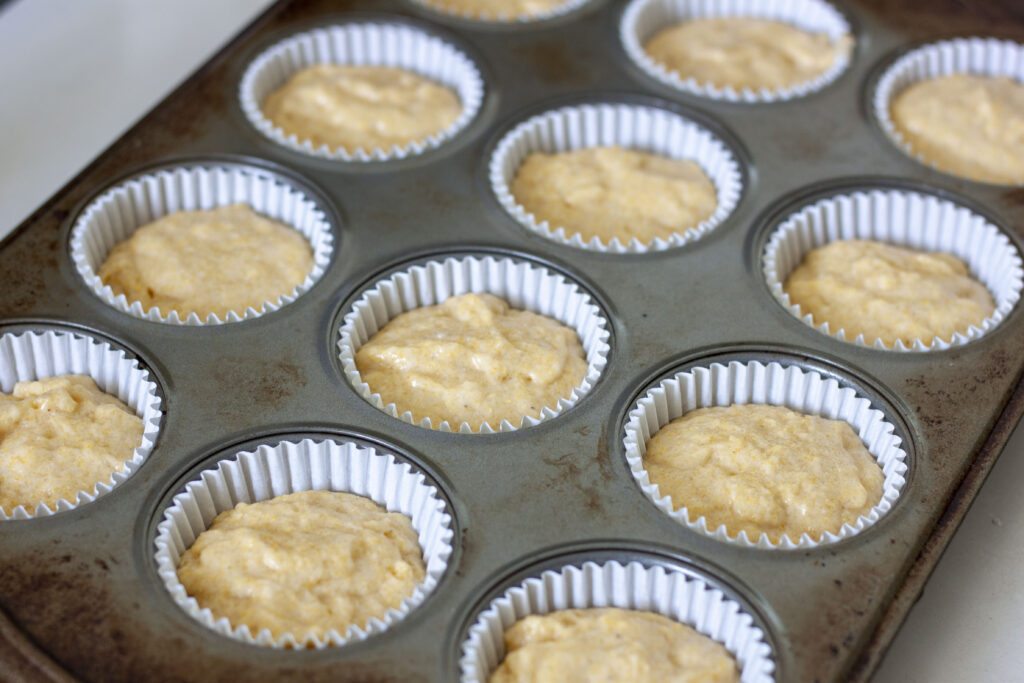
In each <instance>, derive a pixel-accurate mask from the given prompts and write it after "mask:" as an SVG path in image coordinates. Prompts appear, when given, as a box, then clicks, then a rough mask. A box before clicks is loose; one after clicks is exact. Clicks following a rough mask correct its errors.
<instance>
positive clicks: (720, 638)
mask: <svg viewBox="0 0 1024 683" xmlns="http://www.w3.org/2000/svg"><path fill="white" fill-rule="evenodd" d="M592 607H618V608H622V609H632V610H639V611H645V612H655V613H657V614H661V615H663V616H666V617H669V618H670V619H674V620H676V621H678V622H681V623H683V624H686V625H688V626H691V627H693V628H694V629H696V630H697V631H698V632H700V633H702V634H704V635H706V636H708V637H710V638H711V639H713V640H715V641H717V642H719V643H720V644H722V645H724V646H725V648H726V649H727V650H728V651H729V653H730V654H732V655H733V656H734V657H735V658H736V660H737V664H738V668H739V670H740V672H741V678H740V680H742V681H743V682H744V683H764V682H767V681H773V680H774V675H773V674H774V671H775V662H774V661H773V659H772V648H771V646H770V645H769V644H768V643H767V642H766V640H765V635H764V632H763V631H762V630H761V628H760V627H758V626H757V624H756V623H755V621H754V619H753V618H752V617H751V615H750V614H748V613H747V612H746V611H745V610H744V608H743V607H742V606H741V605H740V603H738V602H736V601H735V600H732V599H730V598H729V597H727V596H726V595H725V594H724V593H723V592H722V590H721V589H719V588H718V587H717V586H715V584H714V583H713V582H711V581H706V580H704V579H702V578H700V577H698V576H688V575H686V574H684V573H682V572H679V571H673V570H671V569H666V568H664V567H661V566H653V567H648V566H645V565H644V564H641V563H640V562H635V561H634V562H629V563H628V564H622V563H619V562H617V561H610V562H604V563H601V564H598V563H596V562H584V563H582V565H581V566H574V565H567V566H565V567H562V568H561V569H559V570H557V571H554V570H552V571H545V572H543V573H541V574H540V575H539V576H536V577H533V578H529V579H526V580H525V581H523V582H522V583H521V584H519V585H517V586H514V587H512V588H509V589H508V590H507V591H505V593H504V594H503V595H501V596H500V597H498V598H497V599H495V600H493V601H491V603H490V604H489V605H488V606H487V608H486V609H484V611H483V612H481V613H480V615H479V617H478V618H477V619H476V621H475V623H474V624H473V625H472V626H471V627H470V628H469V633H468V635H467V637H466V640H465V642H464V643H463V646H462V658H461V659H460V661H459V666H460V669H461V681H462V683H484V682H485V681H487V680H488V677H489V676H490V675H491V674H492V673H493V672H494V670H495V669H497V667H498V665H499V664H500V663H501V661H502V659H504V657H505V643H504V634H505V631H506V629H508V628H510V627H511V626H512V625H513V624H515V623H516V622H517V621H519V620H520V619H523V618H525V617H527V616H530V615H534V614H548V613H550V612H554V611H556V610H566V609H587V608H592Z"/></svg>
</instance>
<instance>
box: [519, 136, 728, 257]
mask: <svg viewBox="0 0 1024 683" xmlns="http://www.w3.org/2000/svg"><path fill="white" fill-rule="evenodd" d="M511 190H512V194H513V195H514V196H515V198H516V201H517V202H518V203H519V204H521V205H522V206H523V207H524V208H525V209H526V210H527V211H529V212H530V213H532V214H533V215H534V217H535V218H536V219H537V221H538V222H540V221H545V220H546V221H548V224H549V225H550V226H551V229H552V230H555V229H557V228H558V227H559V226H561V227H564V228H565V229H566V234H567V235H569V236H571V235H573V234H576V233H579V235H580V236H581V237H582V238H583V240H584V241H589V240H590V239H592V238H594V237H598V238H600V239H601V240H602V241H603V242H610V241H611V240H612V238H615V237H617V238H618V239H619V242H621V243H623V244H628V243H629V241H630V239H631V238H634V237H635V238H636V239H637V240H639V241H640V242H643V243H649V242H650V241H651V240H653V239H654V238H655V237H661V238H668V237H669V236H671V235H672V234H673V233H682V232H685V231H686V230H687V229H688V228H693V227H696V226H697V225H698V224H699V223H700V222H701V221H703V220H706V219H707V218H709V217H710V216H711V214H713V213H714V212H715V209H716V208H717V207H718V196H717V194H716V192H715V186H714V185H713V184H712V183H711V180H710V179H709V178H708V177H707V175H705V173H704V171H703V170H701V167H700V166H698V165H697V164H696V163H694V162H692V161H686V160H676V159H669V158H667V157H663V156H659V155H656V154H648V153H646V152H639V151H636V150H631V149H623V148H621V147H591V148H587V149H578V150H573V151H569V152H561V153H558V154H543V153H540V152H534V153H533V154H531V155H530V156H528V157H527V158H526V161H525V162H524V163H523V165H522V166H521V167H520V168H519V171H518V172H517V173H516V177H515V179H514V180H513V181H512V185H511Z"/></svg>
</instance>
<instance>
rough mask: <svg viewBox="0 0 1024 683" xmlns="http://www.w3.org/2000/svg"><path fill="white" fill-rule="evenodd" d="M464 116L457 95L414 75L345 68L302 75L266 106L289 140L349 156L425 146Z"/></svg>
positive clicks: (379, 68)
mask: <svg viewBox="0 0 1024 683" xmlns="http://www.w3.org/2000/svg"><path fill="white" fill-rule="evenodd" d="M461 112H462V104H461V103H460V102H459V98H458V95H456V94H455V91H453V90H451V89H450V88H447V87H445V86H443V85H440V84H438V83H435V82H434V81H432V80H430V79H428V78H424V77H423V76H420V75H419V74H416V73H413V72H412V71H409V70H407V69H398V68H394V67H385V66H347V65H342V64H317V65H315V66H311V67H307V68H305V69H301V70H300V71H298V72H296V73H295V74H294V75H293V76H292V77H291V78H290V79H288V82H287V83H285V84H284V85H283V86H281V87H280V88H279V89H277V90H275V91H274V92H272V93H270V95H269V96H268V97H267V99H266V101H265V102H264V103H263V113H264V115H265V116H266V117H267V118H268V119H270V120H271V121H273V122H274V125H276V126H278V127H280V128H281V130H283V131H284V133H285V135H295V136H296V137H297V138H298V139H299V140H300V141H301V140H309V141H311V142H312V143H313V144H314V145H315V146H320V145H327V146H328V147H331V148H332V149H338V148H341V149H345V150H347V151H349V152H354V151H355V150H357V149H363V150H367V151H369V150H372V149H378V148H379V149H383V150H390V149H391V148H392V147H393V146H396V145H397V146H399V147H403V146H405V145H407V144H409V143H410V142H416V141H418V140H425V139H426V138H428V137H430V136H431V135H436V134H438V133H440V132H441V131H443V130H444V129H445V128H447V127H448V126H450V125H452V124H453V123H455V120H456V119H457V118H458V117H459V114H460V113H461Z"/></svg>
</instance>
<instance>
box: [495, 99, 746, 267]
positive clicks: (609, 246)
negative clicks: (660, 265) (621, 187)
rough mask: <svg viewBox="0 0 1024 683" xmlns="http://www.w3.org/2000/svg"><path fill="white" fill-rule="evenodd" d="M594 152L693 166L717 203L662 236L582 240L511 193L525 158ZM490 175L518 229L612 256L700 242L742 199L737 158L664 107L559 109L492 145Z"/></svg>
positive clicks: (600, 105)
mask: <svg viewBox="0 0 1024 683" xmlns="http://www.w3.org/2000/svg"><path fill="white" fill-rule="evenodd" d="M595 147H621V148H624V149H627V150H635V151H638V152H645V153H649V154H656V155H658V156H660V157H665V158H667V159H671V160H675V161H682V160H685V161H691V162H694V163H696V164H697V166H699V168H700V170H701V171H702V172H703V173H704V175H705V176H707V179H708V180H710V181H711V184H712V185H713V186H714V193H715V199H716V202H717V205H716V206H715V208H714V210H713V211H712V212H711V213H710V214H709V215H708V216H707V217H706V218H704V219H703V220H700V221H699V222H696V223H695V224H694V225H680V226H678V230H677V231H675V232H672V233H671V234H669V235H667V236H665V237H660V236H658V237H654V238H653V239H651V240H649V241H643V242H642V241H640V240H638V239H637V238H636V237H635V236H634V237H630V238H628V239H626V238H625V237H624V238H623V239H619V238H618V237H613V238H612V239H610V240H607V241H606V240H602V239H601V237H599V236H594V237H592V238H590V239H584V238H583V236H582V235H581V233H580V232H578V231H577V230H573V229H571V228H566V227H565V226H562V225H557V224H556V223H555V222H554V221H549V220H548V219H547V218H545V217H544V216H539V215H534V214H532V213H530V212H529V211H528V210H527V209H526V208H525V207H524V206H523V205H522V204H521V203H520V200H518V199H517V198H516V197H515V195H513V193H512V188H511V186H512V183H513V180H514V179H515V178H516V175H517V173H518V172H519V170H520V168H521V167H522V165H523V162H524V161H526V159H527V157H529V156H530V154H532V153H534V152H540V153H545V154H555V153H560V152H568V151H574V150H582V149H587V148H595ZM489 176H490V181H491V188H492V189H493V191H494V194H495V196H496V197H497V198H498V202H499V203H500V204H501V205H502V207H503V208H504V209H505V210H506V211H507V212H508V213H509V214H510V215H511V216H512V217H513V218H515V219H516V220H517V221H518V222H519V223H520V224H521V225H522V226H523V227H525V228H527V229H528V230H531V231H533V232H535V233H537V234H539V235H542V236H543V237H546V238H548V239H550V240H553V241H555V242H558V243H560V244H566V245H569V246H573V247H577V248H580V249H589V250H592V251H598V252H610V253H642V252H647V251H660V250H663V249H670V248H673V247H680V246H683V245H684V244H688V243H689V242H692V241H694V240H697V239H699V238H701V237H702V236H704V235H706V234H708V233H709V232H711V231H712V230H714V229H715V227H717V226H718V225H720V224H721V223H722V222H723V221H724V220H726V219H727V218H728V217H729V215H730V214H731V213H732V211H733V209H735V208H736V204H737V203H738V202H739V199H740V196H741V195H742V193H743V174H742V172H741V169H740V164H739V162H738V161H737V158H736V156H735V154H734V153H733V152H732V150H731V149H730V148H729V147H728V146H727V145H726V144H725V143H723V142H722V141H721V140H720V139H719V138H718V137H716V136H715V135H714V134H712V133H711V132H710V131H708V130H707V129H706V128H704V127H703V126H701V125H699V124H697V123H695V122H693V121H691V120H689V119H687V118H686V117H685V116H683V115H681V114H677V113H675V112H673V111H670V110H667V109H661V108H659V107H653V106H645V105H637V104H626V103H612V102H609V103H594V104H583V105H579V106H572V107H564V108H561V109H556V110H553V111H549V112H545V113H543V114H539V115H537V116H533V117H531V118H529V119H527V120H526V121H524V122H522V123H520V124H518V125H517V126H515V127H514V128H513V129H512V130H511V131H509V132H508V133H506V134H505V136H504V137H503V138H502V139H501V141H500V142H498V144H497V146H496V147H495V150H494V153H493V154H492V156H491V161H490V166H489Z"/></svg>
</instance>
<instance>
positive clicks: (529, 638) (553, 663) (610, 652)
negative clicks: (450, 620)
mask: <svg viewBox="0 0 1024 683" xmlns="http://www.w3.org/2000/svg"><path fill="white" fill-rule="evenodd" d="M505 650H506V652H507V654H506V655H505V661H503V662H502V663H501V666H500V667H498V669H497V670H496V671H495V672H494V673H493V674H492V675H491V678H490V683H514V682H516V681H523V682H526V681H560V682H564V683H573V682H575V681H578V682H579V683H585V682H588V681H608V682H611V681H622V682H623V683H662V682H663V681H672V682H673V683H687V682H690V683H716V682H719V681H721V682H723V683H724V682H726V681H730V682H733V681H735V682H738V681H739V680H740V674H739V670H738V669H737V667H736V660H735V659H733V656H732V655H731V654H729V651H728V650H726V649H725V647H724V646H722V645H721V644H720V643H717V642H715V641H714V640H712V639H711V638H708V637H707V636H705V635H703V634H701V633H698V632H697V631H695V630H694V629H692V628H690V627H689V626H686V625H684V624H681V623H679V622H678V621H673V620H672V619H669V618H668V617H665V616H662V615H660V614H655V613H653V612H640V611H636V610H628V609H617V608H596V609H572V610H563V611H560V612H552V613H551V614H546V615H543V616H538V615H532V616H528V617H526V618H525V619H522V620H520V621H518V622H516V623H515V624H514V625H513V626H512V628H510V629H508V630H507V631H506V632H505Z"/></svg>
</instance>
